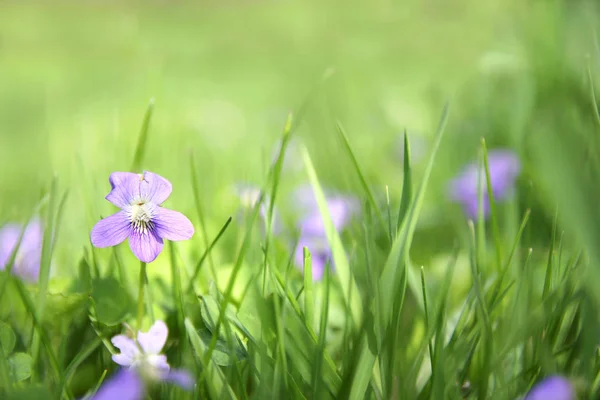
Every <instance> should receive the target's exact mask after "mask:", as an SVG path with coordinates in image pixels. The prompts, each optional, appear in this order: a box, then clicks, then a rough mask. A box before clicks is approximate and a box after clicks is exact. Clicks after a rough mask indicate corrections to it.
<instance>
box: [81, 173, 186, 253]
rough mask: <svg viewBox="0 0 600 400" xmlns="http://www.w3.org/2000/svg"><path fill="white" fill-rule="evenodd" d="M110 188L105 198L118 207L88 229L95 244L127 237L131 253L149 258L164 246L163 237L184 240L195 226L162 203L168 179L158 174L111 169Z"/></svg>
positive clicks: (105, 244) (110, 243)
mask: <svg viewBox="0 0 600 400" xmlns="http://www.w3.org/2000/svg"><path fill="white" fill-rule="evenodd" d="M109 182H110V185H111V188H112V190H111V191H110V193H109V194H108V195H107V196H106V200H108V201H110V202H111V203H113V204H114V205H115V206H117V207H120V208H121V211H119V212H117V213H116V214H113V215H111V216H110V217H107V218H104V219H102V220H101V221H99V222H98V223H97V224H96V225H95V226H94V228H93V229H92V233H91V240H92V244H93V245H94V246H95V247H109V246H116V245H117V244H119V243H121V242H123V241H124V240H125V239H127V238H129V247H131V251H132V252H133V254H134V255H135V256H136V257H137V258H138V259H139V260H140V261H143V262H151V261H154V260H155V259H156V257H158V255H159V254H160V252H161V251H162V249H163V239H167V240H173V241H177V240H187V239H190V238H191V237H192V236H193V235H194V226H193V225H192V223H191V222H190V220H189V219H187V217H186V216H184V215H183V214H181V213H179V212H177V211H173V210H169V209H167V208H163V207H161V204H162V203H163V202H164V201H165V200H167V198H168V197H169V195H170V194H171V190H172V185H171V182H169V181H168V180H166V179H165V178H163V177H162V176H160V175H157V174H154V173H152V172H148V171H144V173H143V174H141V175H140V174H134V173H132V172H113V173H112V174H110V178H109Z"/></svg>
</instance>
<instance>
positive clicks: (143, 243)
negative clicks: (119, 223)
mask: <svg viewBox="0 0 600 400" xmlns="http://www.w3.org/2000/svg"><path fill="white" fill-rule="evenodd" d="M129 247H130V248H131V251H132V252H133V254H134V255H135V256H136V257H137V258H138V260H140V261H142V262H145V263H149V262H152V261H154V260H155V259H156V257H158V255H159V254H160V252H161V251H162V249H163V240H162V239H161V238H159V237H158V236H156V233H154V232H153V231H146V232H145V233H140V232H139V231H132V232H131V234H130V235H129Z"/></svg>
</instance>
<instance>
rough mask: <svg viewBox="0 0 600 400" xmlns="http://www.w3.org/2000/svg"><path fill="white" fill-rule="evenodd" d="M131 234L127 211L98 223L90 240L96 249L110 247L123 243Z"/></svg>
mask: <svg viewBox="0 0 600 400" xmlns="http://www.w3.org/2000/svg"><path fill="white" fill-rule="evenodd" d="M130 233H131V229H130V228H129V217H127V214H126V213H125V211H119V212H118V213H116V214H113V215H111V216H110V217H106V218H104V219H102V220H100V221H98V223H96V225H94V227H93V228H92V233H91V235H90V238H91V240H92V244H93V245H94V247H110V246H116V245H118V244H119V243H121V242H123V241H124V240H125V239H127V236H129V234H130Z"/></svg>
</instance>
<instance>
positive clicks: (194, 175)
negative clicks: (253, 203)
mask: <svg viewBox="0 0 600 400" xmlns="http://www.w3.org/2000/svg"><path fill="white" fill-rule="evenodd" d="M196 170H197V168H196V161H195V159H194V153H193V152H191V153H190V172H191V174H190V176H191V179H192V190H193V192H194V204H195V206H196V212H197V213H198V219H199V221H200V231H201V232H202V237H203V238H204V246H206V248H207V250H206V251H205V252H204V255H203V256H202V257H201V258H200V261H199V262H198V264H197V265H196V270H195V271H194V275H193V277H192V279H191V280H190V285H189V286H188V292H189V291H191V290H192V289H193V283H194V281H195V280H196V277H197V275H198V272H200V267H201V266H202V263H203V262H204V259H205V258H206V257H208V265H209V267H210V272H211V273H212V277H213V279H216V278H217V272H216V270H215V265H214V263H213V260H212V257H211V256H210V250H211V249H212V246H213V245H215V244H216V242H217V241H218V240H219V238H220V237H221V235H222V234H223V233H224V232H225V230H226V229H227V226H229V223H230V222H231V217H230V218H229V220H228V221H227V223H226V224H225V226H224V227H223V229H221V231H220V232H219V234H218V235H217V238H216V239H215V240H213V242H212V243H211V244H209V243H208V232H207V229H206V217H205V215H204V209H203V207H202V200H201V199H202V197H200V188H199V187H198V182H199V181H198V176H197V172H196Z"/></svg>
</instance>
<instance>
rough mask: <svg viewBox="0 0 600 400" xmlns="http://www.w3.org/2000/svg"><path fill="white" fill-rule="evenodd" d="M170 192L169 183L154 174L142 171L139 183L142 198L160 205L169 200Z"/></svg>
mask: <svg viewBox="0 0 600 400" xmlns="http://www.w3.org/2000/svg"><path fill="white" fill-rule="evenodd" d="M172 191H173V185H171V182H169V181H168V180H166V179H165V178H163V177H162V176H160V175H158V174H155V173H154V172H148V171H144V178H143V181H142V182H141V183H140V192H141V195H142V198H144V199H146V200H148V201H150V202H152V203H154V204H157V205H160V204H162V203H163V202H164V201H165V200H167V199H168V198H169V196H170V195H171V192H172Z"/></svg>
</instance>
